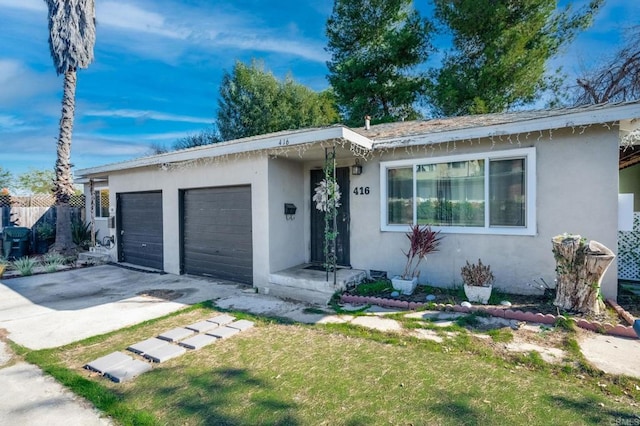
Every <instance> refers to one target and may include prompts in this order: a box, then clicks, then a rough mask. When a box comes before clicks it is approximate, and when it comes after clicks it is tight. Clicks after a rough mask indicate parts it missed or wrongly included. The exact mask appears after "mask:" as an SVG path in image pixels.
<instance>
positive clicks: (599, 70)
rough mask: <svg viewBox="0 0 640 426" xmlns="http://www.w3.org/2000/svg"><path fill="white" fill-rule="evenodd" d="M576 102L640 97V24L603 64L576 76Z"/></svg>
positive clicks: (611, 100)
mask: <svg viewBox="0 0 640 426" xmlns="http://www.w3.org/2000/svg"><path fill="white" fill-rule="evenodd" d="M576 83H577V88H576V90H575V94H576V96H575V102H574V104H575V105H585V104H599V103H604V102H621V101H629V100H635V99H640V26H635V27H633V28H632V29H631V30H630V31H629V35H628V36H627V40H626V42H625V44H624V46H623V47H622V48H621V49H620V50H619V51H617V52H615V54H614V55H613V56H612V57H611V59H609V61H607V62H605V63H604V64H603V65H602V66H599V67H596V68H595V69H594V70H592V71H590V72H587V73H585V74H584V75H582V76H580V77H578V78H577V79H576Z"/></svg>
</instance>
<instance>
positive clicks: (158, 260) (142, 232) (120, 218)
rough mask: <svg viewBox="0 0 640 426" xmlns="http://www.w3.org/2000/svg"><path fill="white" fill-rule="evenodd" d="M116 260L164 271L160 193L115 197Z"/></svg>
mask: <svg viewBox="0 0 640 426" xmlns="http://www.w3.org/2000/svg"><path fill="white" fill-rule="evenodd" d="M116 201H117V222H118V229H117V230H118V261H119V262H126V263H132V264H134V265H139V266H146V267H149V268H154V269H159V270H163V269H164V257H163V249H164V248H163V238H162V192H160V191H157V192H132V193H124V194H117V195H116Z"/></svg>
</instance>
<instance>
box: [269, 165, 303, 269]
mask: <svg viewBox="0 0 640 426" xmlns="http://www.w3.org/2000/svg"><path fill="white" fill-rule="evenodd" d="M268 184H269V210H268V215H269V226H268V229H269V259H270V264H271V272H277V271H280V270H282V269H286V268H290V267H292V266H296V265H300V264H302V263H304V262H306V259H307V254H306V249H305V245H304V233H305V226H307V224H308V216H305V208H304V204H305V198H304V168H303V164H302V163H301V162H299V161H291V160H287V159H282V158H279V159H272V160H269V182H268ZM285 203H292V204H295V206H296V207H297V210H296V214H295V216H294V217H293V219H289V220H287V218H286V217H285V215H284V204H285ZM305 219H306V220H305Z"/></svg>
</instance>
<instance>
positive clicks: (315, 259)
mask: <svg viewBox="0 0 640 426" xmlns="http://www.w3.org/2000/svg"><path fill="white" fill-rule="evenodd" d="M323 178H324V172H323V171H322V170H311V195H310V197H311V200H310V201H311V262H312V263H324V261H325V258H324V212H322V211H320V210H318V209H316V203H315V202H314V201H313V199H312V198H313V196H314V194H315V193H316V192H315V189H316V186H317V185H318V183H319V182H320V181H321V180H322V179H323ZM336 180H337V182H338V185H339V187H340V207H338V215H337V228H338V238H336V256H337V264H338V265H339V266H351V256H350V252H349V240H350V239H349V221H350V217H349V192H350V191H349V167H339V168H337V169H336Z"/></svg>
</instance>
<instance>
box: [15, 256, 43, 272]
mask: <svg viewBox="0 0 640 426" xmlns="http://www.w3.org/2000/svg"><path fill="white" fill-rule="evenodd" d="M37 264H38V262H36V261H35V260H34V259H32V258H30V257H21V258H20V259H17V260H15V261H14V262H13V267H14V268H16V270H18V271H19V272H20V275H22V276H25V277H26V276H28V275H31V274H33V268H35V266H36V265H37Z"/></svg>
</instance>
